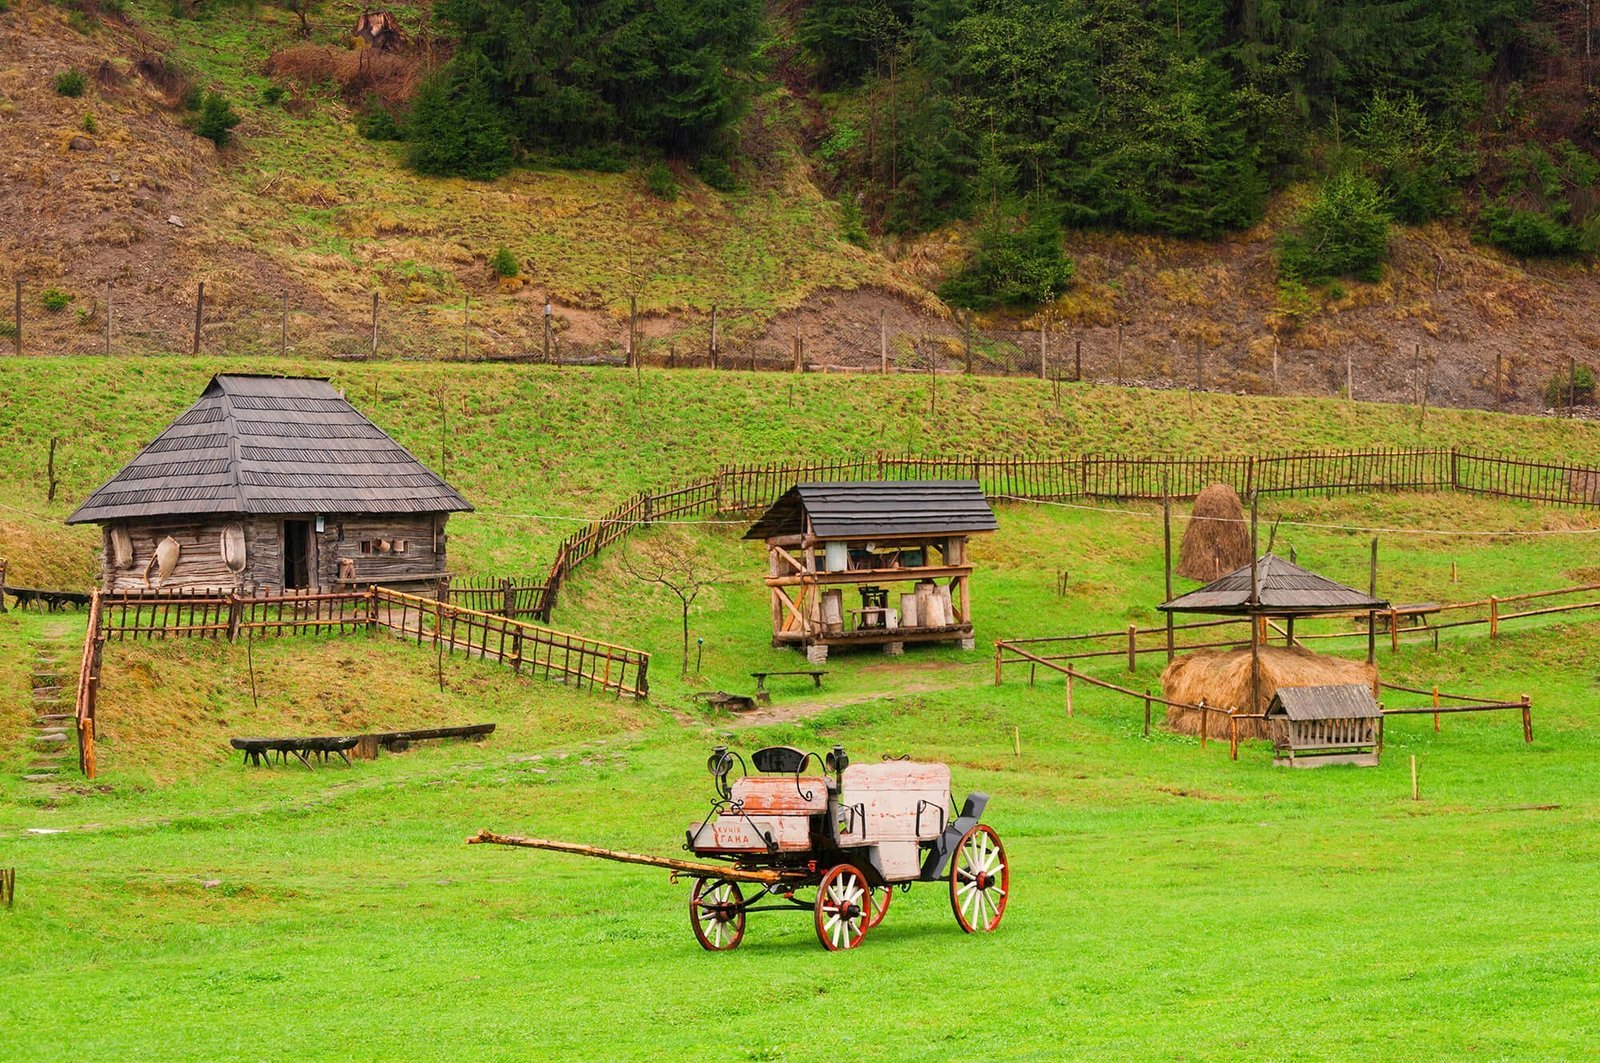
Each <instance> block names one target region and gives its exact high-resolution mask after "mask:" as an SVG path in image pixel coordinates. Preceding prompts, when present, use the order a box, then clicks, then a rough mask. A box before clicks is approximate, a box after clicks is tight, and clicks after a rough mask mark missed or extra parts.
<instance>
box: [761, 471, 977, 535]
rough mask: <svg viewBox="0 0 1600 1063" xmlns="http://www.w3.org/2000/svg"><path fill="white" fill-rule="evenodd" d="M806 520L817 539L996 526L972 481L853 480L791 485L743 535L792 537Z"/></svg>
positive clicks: (953, 532) (950, 532)
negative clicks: (806, 519)
mask: <svg viewBox="0 0 1600 1063" xmlns="http://www.w3.org/2000/svg"><path fill="white" fill-rule="evenodd" d="M806 517H810V518H811V530H812V532H813V533H814V534H815V535H816V536H817V537H818V538H819V539H880V538H891V537H894V536H897V535H967V534H970V533H973V532H991V531H994V530H995V529H997V528H999V527H1000V525H999V523H998V522H997V521H996V520H995V519H994V510H992V509H990V508H989V502H988V500H987V499H985V498H984V497H983V489H982V488H981V487H979V486H978V481H976V480H853V481H846V482H843V483H826V484H798V485H796V486H794V487H791V488H790V489H789V490H788V491H787V492H785V493H784V495H783V497H782V498H780V499H778V500H777V501H776V502H774V503H773V504H772V508H770V509H768V510H767V511H766V513H764V514H762V516H761V519H760V520H758V521H756V523H755V525H754V526H753V527H752V528H751V529H750V530H749V531H747V532H745V535H744V537H745V538H746V539H770V538H773V537H775V536H779V535H798V534H800V533H801V532H802V531H804V530H805V518H806Z"/></svg>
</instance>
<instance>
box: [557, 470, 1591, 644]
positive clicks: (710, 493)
mask: <svg viewBox="0 0 1600 1063" xmlns="http://www.w3.org/2000/svg"><path fill="white" fill-rule="evenodd" d="M922 479H945V480H948V479H962V480H966V479H973V480H977V481H978V482H979V484H981V485H982V487H983V490H984V493H985V494H986V495H987V496H988V497H990V498H991V499H996V500H1017V501H1038V502H1049V501H1071V500H1075V499H1077V500H1084V501H1126V500H1131V499H1146V500H1153V499H1160V498H1172V499H1174V500H1188V499H1192V498H1193V497H1194V496H1195V495H1197V494H1199V493H1200V491H1201V490H1203V489H1204V488H1205V487H1206V486H1208V485H1210V484H1213V483H1225V484H1227V485H1229V486H1230V487H1232V488H1234V490H1236V491H1238V492H1239V493H1240V494H1241V495H1243V496H1246V497H1248V496H1249V495H1250V494H1251V493H1252V492H1253V493H1256V494H1261V495H1324V496H1332V495H1336V494H1350V493H1354V492H1366V491H1460V492H1463V493H1466V494H1475V495H1484V496H1489V497H1496V498H1515V499H1526V500H1530V501H1535V502H1542V503H1546V504H1551V505H1562V506H1580V507H1600V468H1597V467H1594V466H1580V465H1562V464H1554V463H1545V462H1532V461H1525V460H1523V459H1521V458H1518V457H1514V456H1512V455H1506V454H1487V453H1477V452H1471V451H1464V450H1460V449H1458V448H1452V449H1448V450H1446V449H1397V448H1377V447H1374V448H1359V449H1353V450H1316V451H1303V452H1293V453H1274V454H1261V455H1256V456H1254V457H1248V456H1247V457H1223V458H1209V457H1198V458H1189V457H1172V456H1150V457H1139V456H1128V455H1117V454H1080V455H1072V456H1068V455H1062V456H1058V457H1043V458H1040V457H985V456H971V457H962V456H942V457H925V456H917V455H892V454H885V453H879V454H876V455H873V456H870V457H860V458H850V459H839V460H832V461H818V462H800V463H782V462H779V463H771V464H757V465H729V466H724V467H722V468H721V469H719V470H717V472H716V473H714V474H713V475H712V476H711V477H710V478H708V479H706V480H702V481H696V482H695V483H692V484H689V485H686V486H682V487H676V488H672V489H669V490H666V491H663V492H660V493H655V494H652V493H648V492H646V493H642V494H638V495H634V496H631V497H630V498H628V499H627V500H626V501H624V502H623V503H621V504H620V505H618V506H617V507H616V508H615V509H613V510H612V511H611V512H609V513H607V514H605V515H604V516H603V517H601V518H600V519H599V520H596V521H593V522H591V523H589V524H587V525H585V526H584V527H583V528H580V529H579V530H578V531H575V532H573V533H572V534H571V535H569V536H567V537H566V538H565V539H563V540H562V541H561V543H560V545H559V546H558V547H557V549H556V556H555V560H554V561H553V562H552V563H551V566H550V572H549V574H548V575H547V576H546V578H545V580H544V584H543V588H544V589H543V594H542V597H541V598H540V603H539V605H540V607H539V610H538V612H537V615H538V616H539V618H540V619H543V620H545V621H546V622H548V621H549V619H550V617H551V615H552V614H553V612H554V610H555V607H556V601H557V597H558V595H559V592H560V588H561V584H562V583H563V581H565V580H566V578H567V577H568V576H569V575H571V574H572V572H573V570H574V569H576V568H577V567H578V566H579V565H582V564H583V563H585V562H586V561H588V560H590V559H592V558H593V557H595V556H596V555H597V554H599V553H600V552H601V551H602V550H604V549H605V548H606V547H607V546H609V545H611V544H612V543H615V542H617V541H618V540H619V539H621V538H623V537H624V536H626V535H628V534H630V533H631V532H633V531H634V530H636V529H638V528H640V527H643V526H646V525H649V524H651V523H654V522H656V521H663V520H672V519H678V520H683V519H695V518H717V517H737V516H749V515H753V514H754V513H755V512H756V511H758V510H761V509H764V508H766V507H767V506H770V505H771V504H772V503H773V502H775V501H777V500H778V498H779V497H780V496H781V495H782V494H783V493H784V492H785V491H787V490H789V488H791V487H793V486H794V485H795V484H797V483H818V482H821V483H832V482H838V481H841V480H922Z"/></svg>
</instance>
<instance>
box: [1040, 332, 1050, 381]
mask: <svg viewBox="0 0 1600 1063" xmlns="http://www.w3.org/2000/svg"><path fill="white" fill-rule="evenodd" d="M1049 360H1050V359H1049V352H1048V351H1047V350H1046V347H1045V322H1044V318H1043V317H1041V318H1040V319H1039V379H1040V380H1049V379H1050V373H1049V371H1048V370H1047V369H1046V368H1045V366H1046V365H1048V364H1049Z"/></svg>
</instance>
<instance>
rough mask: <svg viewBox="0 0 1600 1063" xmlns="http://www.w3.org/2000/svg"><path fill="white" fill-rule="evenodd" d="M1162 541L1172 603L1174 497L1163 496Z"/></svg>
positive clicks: (1169, 660) (1169, 647) (1169, 628)
mask: <svg viewBox="0 0 1600 1063" xmlns="http://www.w3.org/2000/svg"><path fill="white" fill-rule="evenodd" d="M1161 541H1162V546H1163V548H1164V550H1165V553H1166V579H1167V598H1166V600H1167V601H1169V602H1170V601H1172V496H1171V495H1170V494H1164V495H1162V496H1161ZM1167 663H1168V664H1171V663H1172V614H1171V613H1170V612H1169V613H1167Z"/></svg>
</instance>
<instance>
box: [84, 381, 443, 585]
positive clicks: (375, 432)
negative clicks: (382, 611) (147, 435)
mask: <svg viewBox="0 0 1600 1063" xmlns="http://www.w3.org/2000/svg"><path fill="white" fill-rule="evenodd" d="M471 508H472V507H471V505H469V504H468V503H467V501H466V499H464V498H462V497H461V496H460V495H459V494H457V493H456V491H455V489H454V488H452V487H451V486H450V485H449V484H447V483H445V482H444V481H443V480H442V479H440V478H439V477H438V476H436V475H434V473H432V472H430V471H429V470H428V469H427V468H425V467H424V466H423V465H422V463H421V462H419V461H418V460H417V459H416V458H415V457H413V456H412V455H411V454H410V452H408V451H407V450H406V449H405V448H404V447H402V446H401V445H400V444H399V443H396V442H395V441H394V440H393V439H391V438H390V437H389V436H388V435H387V434H386V433H385V432H384V431H383V430H382V429H381V428H379V427H378V426H377V425H375V424H373V423H372V422H371V421H369V420H367V419H366V418H365V417H363V416H362V415H361V414H360V413H359V412H357V411H356V409H355V408H354V407H353V406H351V405H350V403H348V402H346V401H345V399H344V396H343V395H341V394H340V393H339V392H338V391H337V390H335V389H334V388H333V387H332V385H330V384H329V383H328V382H327V381H326V380H320V379H309V378H297V377H271V376H250V375H241V374H220V375H218V376H215V377H213V378H212V380H211V382H210V383H209V384H208V385H206V389H205V391H203V392H202V393H201V395H200V398H199V400H198V401H197V402H196V403H195V404H194V405H193V406H191V407H190V408H189V409H188V410H187V411H186V412H185V413H184V414H183V415H182V416H180V417H179V418H178V419H177V420H176V421H174V422H173V423H172V424H171V425H170V426H168V427H167V429H166V430H165V431H163V432H162V433H161V434H160V435H159V436H157V437H156V438H155V440H154V441H153V442H152V443H150V445H149V446H147V447H145V448H144V449H143V450H141V451H140V452H139V453H138V454H137V455H135V457H134V458H133V460H132V461H130V462H128V464H127V465H126V466H124V467H123V469H122V470H121V471H120V472H118V473H117V475H116V476H114V477H112V478H111V480H110V482H108V483H107V484H105V486H103V487H101V488H100V489H99V490H97V491H95V492H94V493H93V494H92V495H90V496H89V498H88V500H87V501H85V502H84V503H83V505H82V506H80V507H78V510H77V512H75V513H73V514H72V516H71V517H69V518H68V520H67V523H69V524H99V525H101V527H102V529H103V533H104V546H105V558H104V566H103V570H102V582H103V585H104V588H105V590H106V591H108V592H146V591H154V590H159V591H162V592H169V591H185V592H190V591H192V592H196V593H202V592H203V593H247V594H251V593H276V592H279V591H285V590H316V589H322V588H346V589H348V588H351V587H356V586H366V585H369V584H381V585H384V586H389V587H395V588H399V589H402V590H416V591H419V592H427V593H432V592H434V591H435V590H436V588H437V587H438V585H439V581H440V580H441V579H443V578H446V577H447V576H448V570H447V567H446V564H445V521H446V520H447V519H448V518H449V515H450V514H451V513H456V512H460V511H463V510H470V509H471Z"/></svg>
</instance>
